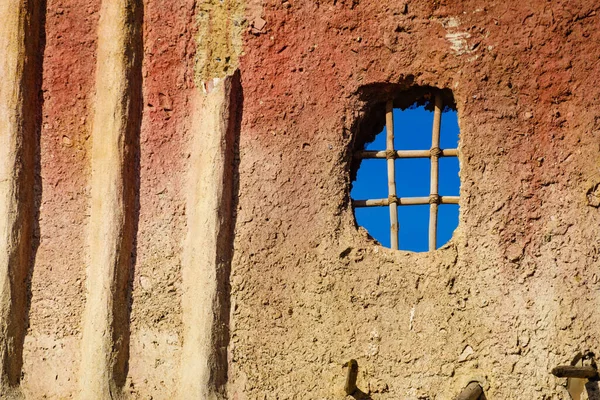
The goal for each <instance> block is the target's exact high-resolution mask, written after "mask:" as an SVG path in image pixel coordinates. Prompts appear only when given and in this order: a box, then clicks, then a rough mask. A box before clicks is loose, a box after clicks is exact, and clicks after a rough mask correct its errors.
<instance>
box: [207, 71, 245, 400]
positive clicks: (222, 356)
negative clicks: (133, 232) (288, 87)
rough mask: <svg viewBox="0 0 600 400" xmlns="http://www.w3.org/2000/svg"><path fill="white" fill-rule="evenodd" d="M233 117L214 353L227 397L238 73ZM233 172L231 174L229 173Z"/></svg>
mask: <svg viewBox="0 0 600 400" xmlns="http://www.w3.org/2000/svg"><path fill="white" fill-rule="evenodd" d="M229 96H230V98H229V104H230V114H229V124H228V127H229V129H230V132H228V133H227V137H228V138H229V139H230V140H232V145H233V146H232V147H233V149H232V152H231V155H230V156H231V159H230V160H227V161H228V164H229V165H227V164H226V165H225V168H226V172H225V176H224V180H228V179H231V182H223V187H225V188H227V187H230V188H231V189H230V190H231V193H229V194H228V197H229V200H227V199H226V200H225V201H224V203H225V204H224V207H227V208H229V212H228V211H225V212H223V214H222V215H223V216H226V215H227V214H229V216H230V217H229V218H228V219H226V221H225V224H226V225H227V226H226V228H225V229H222V230H221V231H220V235H221V236H222V237H220V238H218V246H219V249H218V250H219V254H221V255H222V256H221V257H220V258H221V260H223V263H222V265H221V268H218V269H217V302H218V304H217V310H218V313H217V315H216V320H215V337H214V338H213V340H214V343H213V345H214V350H215V355H216V358H217V360H216V365H215V371H214V374H215V375H214V378H215V379H214V384H215V386H216V389H217V391H218V392H221V393H225V391H226V389H225V387H226V384H227V379H228V361H227V348H228V347H229V341H230V337H231V335H230V315H231V281H230V277H231V261H232V257H233V242H234V230H235V225H236V221H237V207H238V202H239V200H238V195H239V180H240V179H239V177H240V174H239V167H240V147H239V146H240V131H241V126H242V115H243V105H244V92H243V88H242V83H241V75H240V71H239V70H237V71H236V72H235V73H234V74H233V76H232V78H231V91H230V94H229ZM228 168H230V172H227V169H228Z"/></svg>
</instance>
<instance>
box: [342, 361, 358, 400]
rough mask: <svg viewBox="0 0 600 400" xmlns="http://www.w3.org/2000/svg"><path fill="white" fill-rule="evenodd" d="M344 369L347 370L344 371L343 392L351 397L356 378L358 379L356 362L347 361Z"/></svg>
mask: <svg viewBox="0 0 600 400" xmlns="http://www.w3.org/2000/svg"><path fill="white" fill-rule="evenodd" d="M344 367H346V368H348V370H347V371H346V383H345V384H344V391H345V392H346V394H348V395H351V394H353V393H354V392H356V389H357V387H356V378H357V377H358V362H357V361H356V360H354V359H352V360H350V361H348V362H347V363H346V364H345V365H344Z"/></svg>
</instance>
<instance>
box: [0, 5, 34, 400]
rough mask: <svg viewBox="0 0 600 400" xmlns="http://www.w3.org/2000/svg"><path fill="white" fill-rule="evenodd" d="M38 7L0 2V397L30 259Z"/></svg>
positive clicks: (10, 365) (16, 344) (20, 325)
mask: <svg viewBox="0 0 600 400" xmlns="http://www.w3.org/2000/svg"><path fill="white" fill-rule="evenodd" d="M41 13H42V7H41V4H39V2H38V1H37V0H2V1H0V397H2V398H10V397H12V396H13V395H14V396H15V397H17V396H16V395H15V394H14V393H13V394H11V392H15V391H17V390H18V385H19V382H20V378H21V367H22V364H23V341H24V337H25V331H26V329H27V326H26V313H27V292H28V289H27V276H28V273H29V266H30V263H31V258H32V256H33V247H34V245H33V240H32V236H33V226H34V220H35V210H34V209H35V205H34V203H35V201H34V186H35V168H36V162H37V161H36V160H37V158H36V154H37V148H38V143H37V141H38V137H39V131H38V128H39V124H38V115H39V101H38V98H39V86H40V84H39V76H40V71H41V63H40V62H39V59H40V57H39V54H40V48H39V43H40V35H41Z"/></svg>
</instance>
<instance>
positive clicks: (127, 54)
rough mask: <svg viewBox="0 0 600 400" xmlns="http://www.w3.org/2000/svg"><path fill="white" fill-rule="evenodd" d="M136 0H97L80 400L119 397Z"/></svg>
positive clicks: (136, 69)
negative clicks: (99, 1)
mask: <svg viewBox="0 0 600 400" xmlns="http://www.w3.org/2000/svg"><path fill="white" fill-rule="evenodd" d="M142 13H143V10H142V2H141V0H103V1H102V6H101V10H100V20H99V24H98V60H97V69H96V98H95V114H94V123H93V128H92V140H93V145H92V175H91V216H90V226H89V237H88V240H89V247H88V248H89V260H88V266H87V281H86V286H87V299H86V305H85V311H84V316H83V337H82V349H81V353H82V354H81V365H80V371H79V386H80V396H79V397H80V398H81V399H90V400H91V399H113V398H118V397H120V394H121V390H122V386H123V385H124V383H125V378H126V373H127V360H128V356H129V271H130V269H131V262H132V251H133V244H134V236H135V229H136V227H135V224H136V220H137V217H136V213H137V210H136V204H137V203H136V201H137V200H136V196H137V185H138V183H137V182H138V173H139V170H138V167H137V162H138V161H137V160H138V157H139V155H138V151H139V150H138V147H139V129H140V122H141V101H142V99H141V85H142V77H141V59H142V45H141V41H142V38H141V25H142Z"/></svg>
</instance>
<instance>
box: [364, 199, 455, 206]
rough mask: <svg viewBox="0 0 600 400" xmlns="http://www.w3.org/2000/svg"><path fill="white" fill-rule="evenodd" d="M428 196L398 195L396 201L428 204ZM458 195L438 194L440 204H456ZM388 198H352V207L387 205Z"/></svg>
mask: <svg viewBox="0 0 600 400" xmlns="http://www.w3.org/2000/svg"><path fill="white" fill-rule="evenodd" d="M429 199H430V198H429V197H398V199H397V203H396V204H398V205H399V206H416V205H423V204H429ZM458 201H459V197H458V196H440V204H458ZM389 204H390V203H389V201H388V199H368V200H354V201H353V205H354V207H358V208H362V207H387V206H388V205H389Z"/></svg>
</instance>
